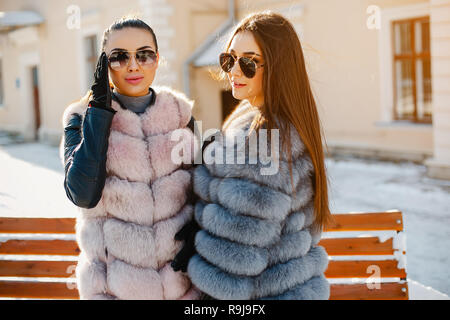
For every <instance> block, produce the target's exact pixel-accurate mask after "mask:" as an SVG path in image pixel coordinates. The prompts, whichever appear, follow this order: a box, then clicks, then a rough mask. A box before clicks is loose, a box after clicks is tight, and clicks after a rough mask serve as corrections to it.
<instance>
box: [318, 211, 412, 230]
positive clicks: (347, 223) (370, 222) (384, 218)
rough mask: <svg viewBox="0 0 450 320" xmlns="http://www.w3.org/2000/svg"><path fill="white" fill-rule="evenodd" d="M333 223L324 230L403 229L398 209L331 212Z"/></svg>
mask: <svg viewBox="0 0 450 320" xmlns="http://www.w3.org/2000/svg"><path fill="white" fill-rule="evenodd" d="M333 219H334V223H333V224H332V225H330V226H329V227H327V228H326V229H325V230H324V231H325V232H330V231H372V230H377V231H378V230H396V231H402V230H403V218H402V213H401V212H400V211H393V212H371V213H355V214H351V213H349V214H333Z"/></svg>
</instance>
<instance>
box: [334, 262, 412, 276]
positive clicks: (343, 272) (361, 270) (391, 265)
mask: <svg viewBox="0 0 450 320" xmlns="http://www.w3.org/2000/svg"><path fill="white" fill-rule="evenodd" d="M397 264H398V261H397V260H378V261H377V260H374V261H372V260H369V261H361V260H355V261H349V260H346V261H330V262H329V263H328V268H327V270H326V271H325V277H326V278H368V277H370V276H375V274H374V270H373V269H370V270H367V268H368V267H369V266H377V267H379V268H380V270H379V271H380V274H379V275H378V276H379V277H380V278H406V272H405V269H398V268H397ZM367 271H370V272H367Z"/></svg>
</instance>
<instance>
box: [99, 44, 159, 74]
mask: <svg viewBox="0 0 450 320" xmlns="http://www.w3.org/2000/svg"><path fill="white" fill-rule="evenodd" d="M132 53H134V57H135V59H136V62H137V63H138V64H139V65H140V66H141V67H152V66H153V65H154V64H155V63H156V60H157V54H156V52H155V51H153V50H150V49H145V50H138V51H126V50H117V51H113V52H111V53H110V54H109V56H108V62H109V66H110V67H111V69H113V70H120V69H122V68H124V67H126V66H128V64H129V63H130V60H131V54H132Z"/></svg>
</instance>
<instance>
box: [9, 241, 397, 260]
mask: <svg viewBox="0 0 450 320" xmlns="http://www.w3.org/2000/svg"><path fill="white" fill-rule="evenodd" d="M319 245H321V246H323V247H324V248H325V249H326V251H327V253H328V254H329V255H392V254H394V249H392V239H388V240H386V241H385V242H380V241H379V238H378V237H367V238H336V239H335V238H329V239H322V240H320V242H319ZM79 253H80V249H79V248H78V245H77V243H76V241H74V240H8V241H6V242H3V243H0V254H37V255H38V254H45V255H69V256H77V255H78V254H79Z"/></svg>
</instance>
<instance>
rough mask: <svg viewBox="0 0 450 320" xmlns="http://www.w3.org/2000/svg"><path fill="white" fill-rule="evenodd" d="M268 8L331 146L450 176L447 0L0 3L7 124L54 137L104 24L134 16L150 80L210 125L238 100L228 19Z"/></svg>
mask: <svg viewBox="0 0 450 320" xmlns="http://www.w3.org/2000/svg"><path fill="white" fill-rule="evenodd" d="M267 9H269V10H273V11H276V12H280V13H282V14H283V15H285V16H286V17H287V18H289V19H290V21H291V22H292V23H293V25H294V26H295V28H296V30H297V32H298V34H299V36H300V39H301V42H302V46H303V50H304V54H305V58H306V63H307V68H308V72H309V76H310V80H311V84H312V87H313V91H314V93H315V96H316V99H317V104H318V108H319V113H320V117H321V121H322V124H323V127H324V133H325V137H326V140H327V145H328V147H329V151H330V154H329V155H338V154H351V155H359V156H364V157H373V158H378V159H380V158H381V159H389V160H410V161H415V162H419V163H424V164H425V165H426V166H427V168H428V175H429V176H431V177H435V178H444V179H450V0H346V1H336V0H303V1H285V0H276V1H275V0H190V1H182V0H128V1H119V0H108V1H106V0H99V1H88V0H58V1H57V0H38V1H36V0H2V1H1V2H0V130H3V131H7V132H9V133H11V134H16V135H19V136H21V137H23V139H24V140H26V141H30V140H36V139H38V140H40V141H43V142H48V143H51V144H54V145H56V144H58V143H59V140H60V137H61V134H62V124H61V116H62V113H63V111H64V109H65V107H67V105H68V104H69V103H71V102H73V101H75V100H78V99H79V98H80V97H81V96H82V95H84V94H85V93H86V91H87V90H88V89H89V87H90V85H91V83H92V77H93V70H94V68H95V64H96V61H97V57H98V54H99V50H100V41H101V37H102V34H103V30H104V29H105V28H107V27H108V26H109V25H110V24H111V23H112V22H113V21H114V20H116V19H118V18H120V17H122V16H123V15H125V14H127V13H136V14H138V15H139V16H140V17H141V18H142V19H143V20H144V21H146V22H147V23H148V24H149V25H150V26H151V27H152V28H154V30H155V33H156V36H157V38H158V45H159V48H160V53H161V55H162V57H163V58H164V59H163V60H164V61H163V63H162V64H161V66H160V67H159V70H158V74H157V78H156V81H155V85H156V84H157V85H168V86H172V87H174V88H176V89H178V90H181V91H184V92H185V93H186V94H187V95H188V96H189V97H190V98H191V99H194V100H195V107H194V116H195V117H196V119H197V120H202V122H203V128H202V129H203V130H206V129H208V128H220V126H221V123H222V121H223V119H224V118H225V117H226V115H227V114H228V113H229V112H230V111H231V109H232V108H233V106H234V105H235V104H236V101H235V100H234V99H233V97H232V95H231V93H230V90H229V88H228V86H227V83H226V82H224V81H219V80H217V79H215V78H214V75H215V74H217V72H218V70H219V69H218V66H217V63H218V54H219V53H220V52H221V51H222V50H223V46H224V44H225V41H226V40H227V36H228V34H229V33H230V32H231V30H232V27H233V25H234V24H235V23H236V22H237V21H239V20H240V19H242V18H243V17H244V16H246V15H247V14H249V13H251V12H254V11H262V10H267Z"/></svg>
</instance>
